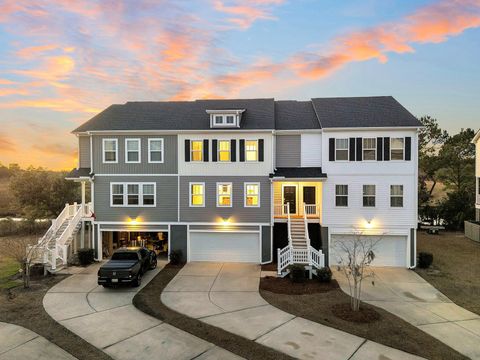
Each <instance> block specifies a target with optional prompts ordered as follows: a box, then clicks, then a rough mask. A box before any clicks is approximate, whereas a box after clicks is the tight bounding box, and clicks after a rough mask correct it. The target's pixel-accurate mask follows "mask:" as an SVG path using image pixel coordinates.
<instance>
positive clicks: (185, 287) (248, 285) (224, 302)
mask: <svg viewBox="0 0 480 360" xmlns="http://www.w3.org/2000/svg"><path fill="white" fill-rule="evenodd" d="M260 275H261V271H260V266H259V265H255V264H239V263H208V262H191V263H188V264H186V265H185V267H184V268H183V269H182V270H181V271H180V272H179V273H178V274H177V276H176V277H175V278H174V279H173V280H172V281H171V282H170V283H169V284H168V285H167V286H166V287H165V289H164V291H163V293H162V295H161V301H162V302H163V303H164V304H165V305H167V306H168V307H170V308H171V309H173V310H175V311H177V312H180V313H183V314H185V315H188V316H190V317H193V318H196V319H200V320H201V321H203V322H205V323H207V324H210V325H213V326H216V327H219V328H222V329H224V330H226V331H229V332H231V333H234V334H237V335H240V336H243V337H245V338H247V339H250V340H253V341H256V342H258V343H260V344H263V345H265V346H268V347H271V348H273V349H275V350H277V351H280V352H284V353H286V354H288V355H291V356H293V357H296V358H299V359H323V360H347V359H352V360H363V359H365V360H367V359H373V358H375V359H391V360H395V359H399V360H400V359H402V360H413V359H420V358H419V357H416V356H413V355H411V354H407V353H405V352H402V351H399V350H396V349H392V348H389V347H387V346H384V345H381V344H378V343H375V342H372V341H368V340H366V339H363V338H360V337H358V336H355V335H351V334H348V333H346V332H343V331H339V330H336V329H333V328H330V327H327V326H324V325H321V324H318V323H316V322H312V321H309V320H306V319H303V318H301V317H296V316H294V315H292V314H289V313H286V312H284V311H282V310H279V309H277V308H275V307H273V306H272V305H270V304H268V303H267V302H266V301H265V300H264V299H263V298H262V297H261V296H260V294H259V293H258V286H259V282H260Z"/></svg>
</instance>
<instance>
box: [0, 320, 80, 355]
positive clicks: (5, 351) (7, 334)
mask: <svg viewBox="0 0 480 360" xmlns="http://www.w3.org/2000/svg"><path fill="white" fill-rule="evenodd" d="M15 359H18V360H75V359H76V357H73V356H72V355H70V354H69V353H67V352H66V351H65V350H63V349H61V348H60V347H58V346H57V345H55V344H53V343H51V342H50V341H48V340H47V339H45V338H44V337H43V336H40V335H38V334H37V333H35V332H33V331H31V330H28V329H25V328H24V327H22V326H18V325H14V324H9V323H4V322H0V360H15Z"/></svg>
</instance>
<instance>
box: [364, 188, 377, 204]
mask: <svg viewBox="0 0 480 360" xmlns="http://www.w3.org/2000/svg"><path fill="white" fill-rule="evenodd" d="M364 186H373V187H374V190H375V192H374V193H373V195H365V194H364V193H363V187H364ZM365 196H367V197H373V198H374V200H375V206H365V205H364V204H363V199H364V198H365ZM362 207H363V208H366V209H375V208H376V207H377V184H362Z"/></svg>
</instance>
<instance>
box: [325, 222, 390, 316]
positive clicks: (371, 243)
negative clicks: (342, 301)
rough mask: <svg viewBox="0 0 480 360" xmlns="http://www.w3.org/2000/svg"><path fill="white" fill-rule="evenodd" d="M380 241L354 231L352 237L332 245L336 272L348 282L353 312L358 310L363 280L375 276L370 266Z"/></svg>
mask: <svg viewBox="0 0 480 360" xmlns="http://www.w3.org/2000/svg"><path fill="white" fill-rule="evenodd" d="M381 240H382V236H378V237H375V236H371V235H370V236H365V235H364V233H363V231H359V230H354V233H353V236H346V237H344V238H340V239H338V240H337V241H336V242H335V244H334V249H335V257H336V260H337V265H338V270H339V271H341V272H342V273H343V274H344V275H345V277H346V279H347V281H348V287H349V291H350V305H351V307H352V310H353V311H358V310H359V309H360V303H361V293H362V282H363V280H364V279H366V278H368V277H373V276H374V275H375V274H374V271H373V270H372V268H371V267H370V264H371V263H372V261H373V260H374V259H375V248H376V246H377V244H378V243H379V242H380V241H381Z"/></svg>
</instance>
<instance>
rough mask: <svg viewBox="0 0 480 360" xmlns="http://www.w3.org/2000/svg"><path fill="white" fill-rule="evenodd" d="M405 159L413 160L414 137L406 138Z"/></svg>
mask: <svg viewBox="0 0 480 360" xmlns="http://www.w3.org/2000/svg"><path fill="white" fill-rule="evenodd" d="M405 160H407V161H410V160H412V138H411V137H410V136H408V137H406V138H405Z"/></svg>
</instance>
